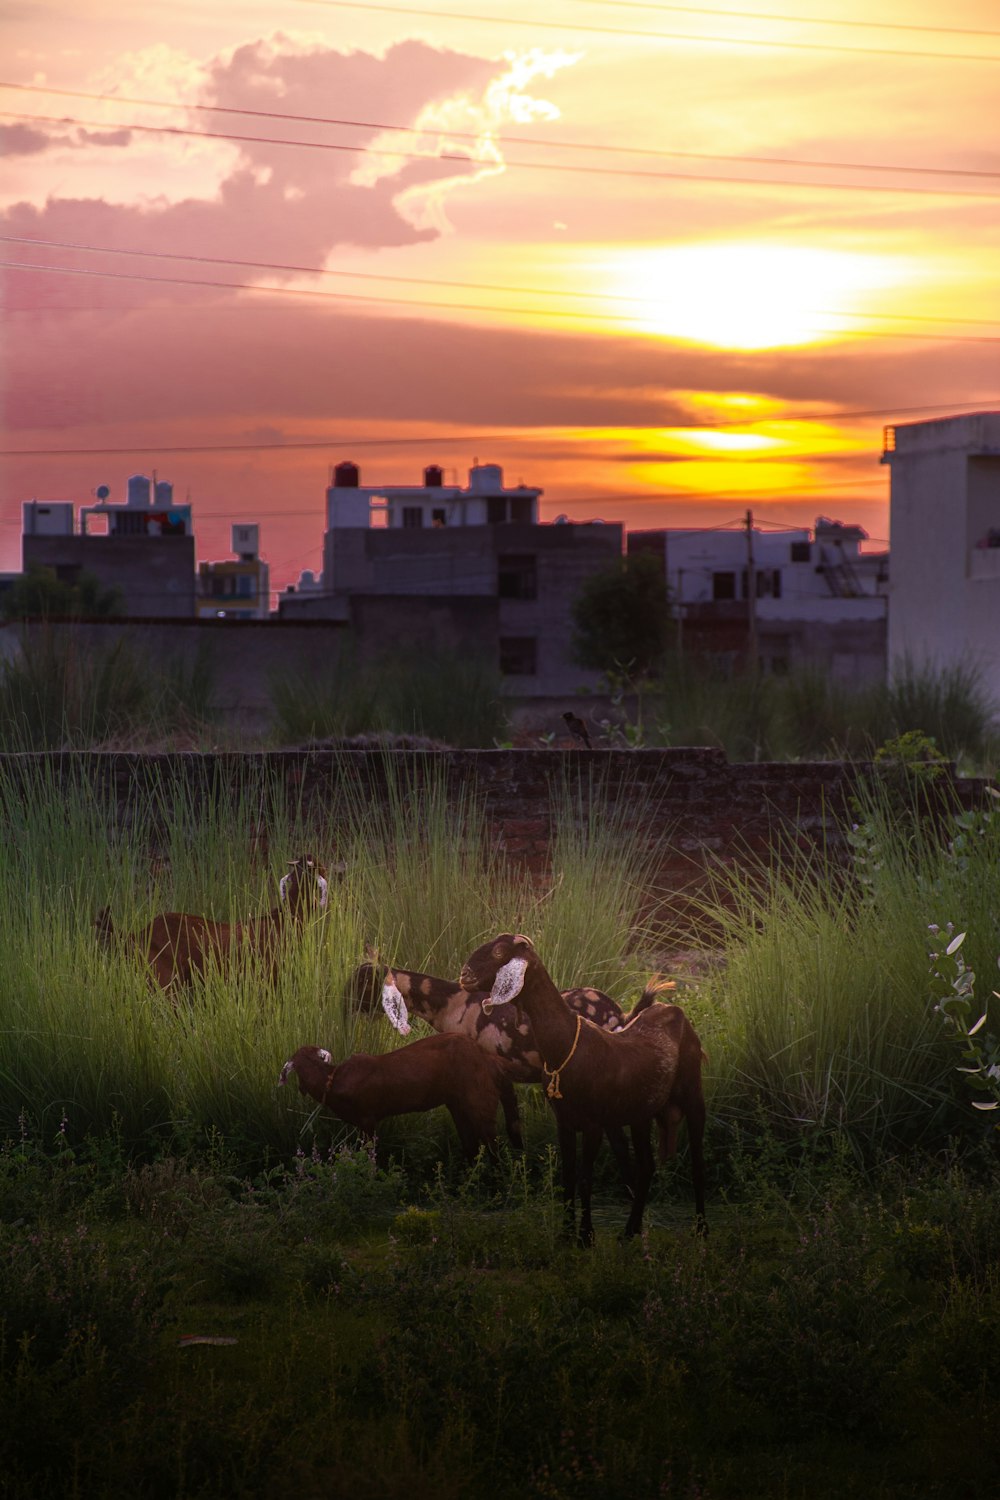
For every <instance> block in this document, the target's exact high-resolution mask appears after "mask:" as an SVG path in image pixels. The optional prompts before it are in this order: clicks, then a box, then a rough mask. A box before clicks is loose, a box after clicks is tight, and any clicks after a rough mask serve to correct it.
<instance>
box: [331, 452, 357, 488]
mask: <svg viewBox="0 0 1000 1500" xmlns="http://www.w3.org/2000/svg"><path fill="white" fill-rule="evenodd" d="M360 478H361V470H360V469H359V468H358V466H357V464H352V463H350V462H349V460H347V459H345V460H344V462H343V463H340V464H338V465H337V467H336V468H335V469H334V471H333V482H334V485H335V486H336V488H337V489H338V490H356V489H357V487H358V481H359V480H360Z"/></svg>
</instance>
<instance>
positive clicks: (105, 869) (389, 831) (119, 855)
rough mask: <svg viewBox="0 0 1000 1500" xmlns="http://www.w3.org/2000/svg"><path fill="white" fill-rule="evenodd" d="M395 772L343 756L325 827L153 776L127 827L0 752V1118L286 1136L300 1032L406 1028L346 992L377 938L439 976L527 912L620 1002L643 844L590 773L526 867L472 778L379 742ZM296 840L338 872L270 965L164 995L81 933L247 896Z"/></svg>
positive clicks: (290, 1143)
mask: <svg viewBox="0 0 1000 1500" xmlns="http://www.w3.org/2000/svg"><path fill="white" fill-rule="evenodd" d="M387 783H388V796H387V798H386V799H385V800H378V801H374V800H372V799H370V798H369V796H368V795H367V794H366V793H365V792H364V791H363V790H362V789H361V788H360V787H359V785H358V784H357V783H356V782H354V781H353V780H352V778H351V777H350V775H349V774H347V772H346V771H345V774H344V776H343V777H342V780H341V798H340V804H339V806H338V807H337V808H336V809H335V810H334V812H333V814H332V816H331V817H330V818H329V821H327V820H326V819H324V822H323V824H322V825H321V824H319V823H318V822H317V821H316V820H315V819H314V818H312V816H311V814H309V813H308V811H307V810H304V809H303V808H302V807H296V806H295V805H289V804H288V803H287V802H286V801H285V800H284V797H283V796H281V795H278V793H277V792H276V791H275V790H274V788H273V787H271V786H270V785H269V784H268V783H267V782H266V781H265V779H264V777H263V773H260V774H259V775H258V774H256V773H254V772H252V771H250V772H248V773H247V775H246V776H245V777H244V778H243V780H242V781H241V783H240V785H239V786H234V785H232V784H230V783H228V782H219V783H213V784H211V785H205V786H197V785H195V784H193V783H192V782H191V781H189V780H188V779H186V778H185V779H184V780H183V781H179V782H172V781H166V780H165V781H163V782H162V783H160V784H159V785H156V786H154V787H153V789H152V791H150V792H149V793H148V794H147V795H144V796H139V795H138V794H137V796H136V800H135V805H133V806H132V808H131V810H130V816H129V818H128V819H127V820H126V821H125V822H124V824H122V825H119V824H118V822H117V820H116V819H115V818H114V817H113V815H112V813H111V811H110V810H109V809H108V808H107V807H105V806H104V805H103V804H102V803H101V802H100V800H99V799H98V798H97V797H96V796H95V795H94V793H93V792H92V791H91V790H90V789H89V787H88V786H87V785H86V784H85V783H84V782H82V781H81V782H80V783H79V784H77V785H75V786H70V787H69V788H68V789H67V788H65V787H63V786H62V785H60V784H57V782H56V780H55V779H54V778H53V777H52V776H50V775H48V774H47V773H45V772H43V771H39V773H38V775H37V777H36V778H35V780H34V781H32V780H31V779H30V777H29V778H28V781H27V784H25V773H24V770H23V768H21V772H20V774H19V775H18V776H17V777H15V776H14V775H13V774H12V772H11V771H10V770H9V768H8V769H7V770H4V769H0V807H2V808H3V809H5V810H6V811H7V813H8V817H9V825H10V826H11V827H12V829H13V830H15V831H16V832H17V833H18V835H19V837H18V838H17V840H16V842H15V841H11V842H10V843H9V844H5V845H4V847H3V852H2V855H0V1120H2V1124H3V1126H4V1128H5V1129H6V1130H11V1129H13V1128H14V1126H15V1124H16V1121H17V1118H18V1116H19V1114H20V1113H21V1112H22V1111H26V1112H27V1113H28V1114H29V1115H30V1116H32V1117H33V1118H35V1119H36V1120H38V1121H39V1122H40V1129H41V1130H42V1131H43V1133H47V1134H48V1136H49V1137H50V1138H51V1137H52V1136H53V1135H54V1134H55V1132H56V1131H57V1130H58V1129H59V1126H60V1122H61V1121H62V1120H63V1118H64V1117H65V1118H66V1119H67V1120H68V1121H69V1124H70V1128H71V1129H72V1131H73V1132H74V1133H75V1134H76V1135H77V1136H79V1135H82V1134H84V1133H86V1132H87V1131H96V1132H98V1133H100V1132H103V1131H107V1130H111V1129H114V1130H117V1131H120V1132H122V1133H123V1134H124V1136H125V1137H126V1138H127V1139H128V1140H129V1141H130V1142H131V1143H132V1144H136V1143H141V1142H142V1140H143V1139H144V1138H149V1137H155V1138H158V1139H161V1140H162V1139H164V1138H166V1139H174V1140H185V1139H187V1138H190V1137H193V1138H195V1139H199V1140H202V1141H204V1140H205V1139H207V1138H208V1137H209V1136H210V1135H211V1133H212V1132H213V1131H220V1132H222V1134H223V1135H224V1136H225V1137H226V1138H227V1139H232V1140H234V1141H237V1142H240V1143H242V1145H244V1146H245V1147H246V1148H247V1149H248V1151H249V1152H250V1153H251V1154H253V1153H254V1152H256V1154H257V1157H258V1158H259V1157H263V1156H266V1154H267V1153H268V1152H269V1151H282V1152H285V1153H287V1152H288V1151H290V1150H294V1148H295V1146H296V1144H297V1143H298V1142H299V1140H300V1132H301V1131H302V1130H303V1128H305V1127H307V1126H308V1125H309V1122H310V1119H311V1117H312V1116H313V1115H314V1114H315V1111H314V1110H313V1109H312V1106H311V1105H310V1106H308V1108H307V1107H305V1106H304V1105H303V1103H302V1101H301V1100H300V1099H299V1096H298V1094H297V1093H296V1092H295V1091H294V1088H292V1089H287V1090H284V1091H282V1093H280V1094H278V1093H277V1091H276V1087H275V1084H276V1079H277V1076H278V1072H279V1070H280V1068H281V1065H282V1063H283V1062H284V1060H285V1058H286V1057H288V1056H289V1055H290V1054H291V1053H292V1052H293V1051H294V1050H295V1048H296V1047H297V1046H299V1045H301V1044H303V1043H306V1042H314V1043H320V1044H322V1045H324V1046H327V1047H329V1048H330V1050H331V1051H333V1052H334V1054H335V1055H338V1056H339V1055H345V1054H346V1053H348V1052H350V1051H353V1050H358V1049H361V1050H375V1051H381V1050H384V1049H385V1048H386V1047H388V1046H392V1045H395V1044H397V1042H398V1038H396V1037H395V1034H394V1033H393V1032H392V1031H391V1030H390V1028H389V1027H388V1026H387V1024H386V1023H385V1021H384V1019H383V1018H382V1016H381V1013H380V1012H379V1013H377V1014H376V1015H375V1016H374V1017H367V1016H359V1015H357V1014H356V1013H355V1012H354V1011H353V1010H352V1009H351V1008H350V1007H349V1006H347V1005H345V1003H344V1000H343V995H344V990H345V986H346V981H347V979H348V976H349V975H350V973H351V971H352V970H353V968H354V967H355V966H356V965H357V964H358V963H359V962H361V961H362V960H363V958H364V956H365V949H366V946H367V945H369V944H370V945H372V946H374V947H375V948H376V949H377V950H378V951H379V953H380V954H381V956H382V957H383V958H385V959H386V960H387V961H390V962H396V963H399V964H401V965H403V966H406V967H410V968H418V969H425V970H427V971H429V972H436V973H442V974H445V975H452V976H453V975H457V973H458V971H459V968H460V966H461V964H462V962H463V961H464V959H465V957H466V956H467V955H468V953H469V952H470V951H471V950H472V949H473V948H474V947H476V946H477V945H478V944H479V943H480V942H481V941H483V940H484V938H486V937H489V936H491V935H492V934H494V933H495V932H498V931H507V930H512V929H513V930H526V931H529V932H531V933H533V934H535V935H537V936H538V937H539V941H540V942H541V943H542V946H543V950H544V949H545V948H548V949H549V951H550V953H551V961H552V962H553V965H554V967H556V968H557V969H558V970H559V972H561V973H564V974H565V976H566V977H565V980H564V983H565V984H567V985H568V984H574V983H602V982H606V983H608V984H609V985H610V984H611V982H612V981H614V986H613V987H614V988H615V989H616V990H617V991H618V992H619V993H620V994H622V998H623V1000H625V1001H626V1003H628V999H629V996H628V991H629V990H633V989H634V988H635V987H636V986H637V985H638V982H639V977H640V975H641V969H638V968H637V960H636V959H634V958H633V957H632V956H631V947H632V943H633V918H634V914H635V910H636V903H637V901H638V899H639V894H640V891H641V888H642V886H643V879H642V871H641V861H640V860H639V859H638V857H637V856H635V855H634V854H633V853H631V852H630V848H627V847H624V845H623V844H622V838H621V830H618V831H616V827H615V823H614V820H613V819H609V818H602V817H601V815H600V813H599V811H598V807H597V804H598V803H599V793H598V792H595V793H594V794H593V795H594V799H595V806H594V808H592V809H591V808H589V798H590V795H591V793H590V791H589V790H588V789H586V788H577V789H576V791H575V793H574V795H575V796H576V799H577V801H576V812H577V816H576V818H575V820H574V821H573V822H572V823H570V824H569V825H568V831H565V832H563V833H561V834H560V835H559V837H558V838H557V841H556V849H555V859H554V869H553V874H552V877H551V879H547V880H545V881H543V882H541V883H539V882H537V881H532V880H531V879H529V877H528V875H527V873H526V872H525V871H524V870H523V869H522V868H521V867H519V866H517V865H515V864H513V863H511V862H509V861H507V860H505V859H504V858H503V857H502V856H501V854H500V853H499V852H498V850H497V847H496V844H495V840H494V838H493V836H492V833H491V831H490V828H489V826H488V824H487V821H486V818H485V814H484V810H483V807H482V806H481V804H480V803H479V801H478V800H477V798H476V797H475V796H474V795H473V793H472V792H471V791H469V792H467V793H465V794H460V795H459V796H458V797H457V798H455V797H454V796H449V794H448V792H447V789H446V784H445V779H444V775H443V773H442V770H441V768H440V766H439V765H438V763H436V762H435V760H434V758H433V757H427V758H426V760H425V761H423V762H420V763H418V765H417V767H416V769H415V770H414V772H413V773H412V774H403V773H402V772H399V771H397V770H396V769H395V768H394V759H393V758H392V757H387ZM568 795H569V794H568V793H567V796H568ZM334 828H335V829H336V834H335V835H334V832H333V830H334ZM331 846H332V847H331ZM262 847H263V848H265V849H266V850H267V851H268V852H267V855H266V857H264V858H261V853H260V851H261V849H262ZM306 849H308V850H312V851H313V852H315V853H316V854H317V855H318V857H320V858H321V859H323V858H325V859H327V860H328V861H330V862H332V860H333V858H334V857H337V858H343V859H344V860H346V863H347V875H346V876H345V878H344V879H343V880H342V881H333V882H331V891H330V900H329V905H328V909H327V911H326V912H325V913H324V914H323V915H322V916H320V917H318V918H316V919H315V920H312V921H310V922H309V923H307V925H306V926H305V928H304V929H303V930H302V931H301V933H299V934H297V935H296V936H295V937H294V939H293V940H292V941H290V942H289V943H288V945H287V947H286V949H285V956H284V960H283V963H282V966H281V971H280V973H279V975H278V978H277V981H276V983H273V984H272V983H271V982H270V979H269V976H268V975H266V974H262V973H261V972H260V971H259V970H258V969H257V968H255V966H254V965H253V964H252V963H247V964H244V965H241V966H238V967H237V968H235V969H234V970H232V971H230V972H227V973H219V972H210V973H208V974H207V975H206V976H205V978H204V980H203V981H201V982H198V983H197V984H196V985H195V986H194V987H193V990H192V992H191V994H190V995H181V996H179V997H175V1003H172V1001H171V998H170V997H168V996H165V995H163V994H162V993H161V992H160V991H158V990H155V989H152V988H151V987H150V986H149V984H148V982H147V979H146V976H145V973H144V971H143V969H142V967H141V964H140V962H139V960H138V959H137V958H134V957H130V956H129V955H128V954H127V953H124V952H120V951H119V952H111V953H109V952H106V951H104V950H103V949H100V948H98V946H97V944H96V942H95V938H94V932H93V917H94V914H95V912H96V911H97V910H98V909H99V908H101V907H102V906H105V905H108V906H110V908H111V910H112V914H113V919H114V922H115V925H116V927H117V928H118V929H119V930H121V931H123V932H129V931H133V930H136V929H137V928H139V927H140V926H142V925H143V924H144V923H146V922H147V921H149V919H150V918H151V916H152V915H154V914H155V913H156V912H157V911H162V910H189V911H196V912H203V913H204V914H206V915H209V916H212V917H214V918H216V919H219V920H234V919H239V918H245V917H248V916H254V915H260V914H261V913H263V912H265V911H267V910H269V909H270V908H271V906H272V905H274V904H275V903H276V901H277V885H276V883H277V878H278V876H280V874H281V873H283V870H284V868H285V861H286V860H287V859H288V858H291V857H292V856H294V855H297V854H298V853H300V852H302V851H303V850H306ZM623 991H624V992H625V993H622V992H623ZM439 1130H440V1122H436V1121H427V1120H421V1121H417V1122H412V1121H409V1122H407V1123H406V1127H405V1132H404V1131H403V1129H402V1127H395V1126H392V1127H390V1128H389V1129H387V1131H386V1140H387V1142H389V1143H391V1142H392V1140H393V1139H397V1140H403V1139H404V1138H405V1140H406V1142H407V1143H408V1146H409V1147H411V1148H412V1149H414V1150H418V1151H419V1150H420V1149H421V1139H422V1138H423V1144H424V1147H426V1145H427V1141H428V1140H429V1139H431V1138H433V1136H434V1134H435V1132H437V1131H439Z"/></svg>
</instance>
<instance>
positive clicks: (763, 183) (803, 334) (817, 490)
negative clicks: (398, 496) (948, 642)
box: [0, 0, 1000, 587]
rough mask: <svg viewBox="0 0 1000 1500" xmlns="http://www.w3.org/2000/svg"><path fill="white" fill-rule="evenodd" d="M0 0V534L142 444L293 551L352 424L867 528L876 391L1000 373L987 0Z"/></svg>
mask: <svg viewBox="0 0 1000 1500" xmlns="http://www.w3.org/2000/svg"><path fill="white" fill-rule="evenodd" d="M743 5H744V6H746V5H747V0H743ZM834 17H835V18H836V19H834ZM0 37H2V39H3V49H2V50H3V62H2V63H0V74H2V90H0V148H2V156H3V162H2V166H0V261H2V262H5V263H6V266H5V269H4V271H3V273H2V274H3V296H2V302H3V309H4V316H3V329H4V331H3V351H2V361H3V398H2V399H3V417H4V421H3V434H2V443H0V447H2V450H3V458H2V471H0V569H3V570H8V571H9V570H13V569H17V568H19V567H20V526H21V503H22V501H24V500H27V499H31V498H38V499H40V500H73V501H74V502H76V504H78V505H79V504H87V503H90V502H91V499H92V492H93V490H94V489H95V488H96V486H97V485H99V484H102V483H103V484H108V485H109V486H110V489H111V495H112V498H113V499H116V500H119V499H120V500H123V499H124V491H125V481H126V479H127V477H128V475H130V474H132V473H146V474H151V473H152V472H153V471H154V470H155V472H156V474H157V476H158V477H159V478H160V479H167V480H171V481H172V482H173V484H174V487H175V495H176V497H177V498H178V499H181V500H184V499H188V498H189V499H190V501H191V503H192V505H193V507H194V522H195V530H196V535H197V539H198V554H199V557H200V558H201V559H212V558H221V557H225V556H227V555H228V554H229V527H230V524H231V523H232V522H234V521H257V522H259V523H260V526H261V545H262V551H263V554H264V556H265V557H266V558H267V559H268V561H269V562H270V564H271V580H272V585H274V586H277V587H283V586H284V585H285V584H286V583H289V582H294V581H295V580H296V579H297V578H298V575H299V573H300V571H301V570H302V569H303V568H312V569H318V567H319V565H320V556H321V544H322V529H323V524H324V519H323V518H324V505H323V497H324V490H325V487H326V485H327V483H328V477H329V470H330V467H331V465H332V464H334V463H336V462H337V461H339V460H340V459H342V458H350V459H354V460H355V461H356V462H357V463H358V464H359V465H360V467H361V472H362V481H363V482H366V483H372V484H376V483H406V482H416V481H418V480H419V478H420V476H421V473H422V470H423V467H424V466H425V465H426V464H428V463H440V464H442V465H443V467H444V469H445V471H446V479H447V480H449V481H451V480H452V477H453V475H457V478H458V482H460V483H464V482H465V479H466V475H467V471H468V468H469V466H470V465H471V464H472V463H473V462H475V461H476V460H477V459H478V460H479V461H480V462H494V463H499V464H501V465H502V466H503V468H504V472H505V478H506V480H507V483H508V484H515V483H518V482H519V481H523V482H524V483H525V484H529V485H540V486H541V487H542V488H543V489H544V491H545V495H544V498H543V501H542V507H541V511H542V518H543V519H551V518H553V517H555V516H556V515H558V514H566V515H568V516H570V517H571V518H572V519H576V520H586V519H590V518H593V517H603V518H604V519H607V520H620V521H623V522H624V523H625V524H626V525H627V526H629V527H647V526H679V525H701V524H704V525H718V524H722V523H725V522H729V521H735V520H737V519H738V518H739V517H741V516H742V515H743V514H744V513H745V511H746V510H747V508H750V509H752V510H753V513H754V516H755V518H756V519H757V520H759V521H760V522H761V523H764V524H766V523H768V522H780V523H786V524H791V525H811V524H812V522H813V521H814V519H815V518H816V516H817V515H820V514H823V515H829V516H832V517H834V518H836V519H840V520H843V521H852V522H859V523H860V524H861V525H863V526H865V527H866V528H867V530H868V531H869V533H870V535H871V537H872V538H873V539H877V540H882V541H884V540H885V539H886V538H887V536H888V532H887V528H888V471H887V469H886V468H884V467H882V466H880V465H879V462H878V459H879V454H880V452H881V436H882V428H883V426H884V425H885V424H887V423H891V422H894V421H900V422H902V421H911V420H917V419H920V418H922V417H932V416H941V415H947V414H949V413H953V412H960V411H963V410H976V409H981V408H994V409H995V408H996V407H997V406H1000V343H998V338H1000V211H998V210H1000V12H998V10H997V6H996V0H955V4H954V5H953V6H949V7H947V8H945V9H944V10H942V8H941V7H940V6H939V5H931V4H930V0H875V4H870V3H869V4H862V3H861V0H838V3H837V4H834V3H832V0H826V3H824V0H781V3H780V4H779V0H774V8H773V9H770V8H768V9H761V10H752V9H750V8H740V6H739V5H738V4H736V3H733V4H731V5H728V6H725V7H723V6H721V5H711V6H710V5H698V4H689V5H686V6H685V5H674V6H671V5H667V4H659V3H654V0H532V3H529V0H512V3H504V4H500V3H496V4H491V3H490V0H445V4H444V6H443V8H442V9H440V10H435V9H432V8H427V9H419V8H417V7H416V6H415V5H411V4H406V3H401V4H399V5H390V4H385V5H382V4H371V5H368V4H363V3H361V0H357V3H346V0H267V3H266V4H265V3H263V0H221V3H216V4H205V3H194V0H145V3H143V4H142V5H140V6H136V5H132V4H125V3H124V0H77V3H74V4H72V5H71V4H69V3H65V4H64V3H57V0H52V3H49V0H13V3H12V4H10V5H8V6H7V7H6V8H5V19H4V20H3V21H2V22H0ZM185 283H188V284H187V285H185Z"/></svg>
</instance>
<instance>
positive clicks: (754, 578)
mask: <svg viewBox="0 0 1000 1500" xmlns="http://www.w3.org/2000/svg"><path fill="white" fill-rule="evenodd" d="M867 540H868V535H867V532H865V531H864V530H863V529H862V528H861V527H860V526H854V525H849V524H845V523H844V522H842V521H831V520H829V519H828V518H827V517H826V516H820V517H818V518H817V520H816V524H815V527H814V528H813V529H812V530H810V529H809V528H808V527H790V528H782V529H780V530H777V531H773V530H769V531H764V530H762V529H760V528H759V527H757V526H754V525H752V524H751V522H750V520H749V518H748V524H747V525H745V526H742V527H739V528H731V529H720V528H697V527H691V528H681V527H678V528H669V529H665V530H663V531H640V532H629V537H628V550H629V552H632V553H635V552H650V553H652V554H653V555H654V556H656V557H657V559H658V561H660V563H661V565H662V568H663V574H664V580H665V582H666V586H667V590H668V593H669V596H670V601H671V605H672V612H673V616H674V619H675V621H676V623H677V628H678V632H679V637H680V640H681V643H682V644H683V641H684V638H685V636H686V637H687V640H688V644H689V645H690V646H692V647H695V648H700V649H702V650H705V651H706V652H708V653H709V654H712V655H716V656H725V657H727V658H738V657H740V656H743V655H748V654H750V653H756V655H757V657H758V659H759V661H760V664H761V665H762V666H763V667H764V669H765V670H770V671H776V672H782V671H788V670H791V669H792V668H794V667H799V666H805V665H807V664H811V665H817V666H822V667H823V668H824V669H826V670H828V671H830V672H831V673H832V675H834V676H836V677H839V678H843V679H855V680H856V679H858V678H868V679H871V678H874V677H881V676H883V675H884V672H885V633H886V611H887V589H888V555H887V554H886V553H885V552H876V553H865V552H862V550H861V544H862V542H865V541H867ZM751 601H752V609H751Z"/></svg>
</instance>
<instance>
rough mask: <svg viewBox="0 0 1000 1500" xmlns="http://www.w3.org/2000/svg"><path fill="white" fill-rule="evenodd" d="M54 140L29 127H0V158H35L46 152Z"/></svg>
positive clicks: (41, 131)
mask: <svg viewBox="0 0 1000 1500" xmlns="http://www.w3.org/2000/svg"><path fill="white" fill-rule="evenodd" d="M55 139H56V138H55V137H53V136H50V135H49V134H48V133H47V132H46V131H44V130H35V129H34V128H33V127H32V126H30V125H0V156H37V155H38V154H39V152H42V151H47V150H48V149H49V147H50V146H51V145H53V144H54V142H55ZM60 139H61V138H60Z"/></svg>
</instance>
